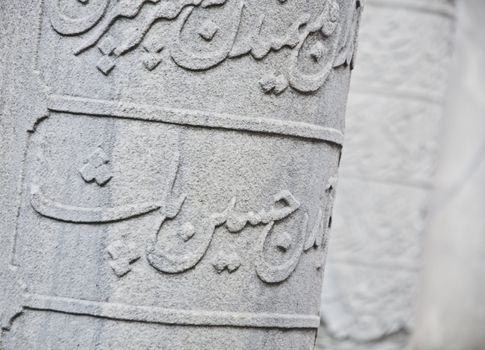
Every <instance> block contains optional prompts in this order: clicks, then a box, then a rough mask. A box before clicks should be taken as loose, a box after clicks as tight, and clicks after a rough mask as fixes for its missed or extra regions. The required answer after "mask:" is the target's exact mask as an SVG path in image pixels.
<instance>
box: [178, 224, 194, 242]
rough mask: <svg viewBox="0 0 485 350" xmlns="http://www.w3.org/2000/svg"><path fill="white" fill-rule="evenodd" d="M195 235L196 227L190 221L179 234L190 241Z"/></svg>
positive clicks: (186, 240)
mask: <svg viewBox="0 0 485 350" xmlns="http://www.w3.org/2000/svg"><path fill="white" fill-rule="evenodd" d="M194 235H195V227H194V225H192V224H191V223H190V222H187V223H185V224H184V225H183V226H182V228H181V230H180V231H179V236H180V237H181V238H182V239H183V240H184V241H185V242H188V241H190V240H191V239H192V238H193V237H194Z"/></svg>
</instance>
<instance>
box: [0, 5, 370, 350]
mask: <svg viewBox="0 0 485 350" xmlns="http://www.w3.org/2000/svg"><path fill="white" fill-rule="evenodd" d="M361 9H362V4H361V1H360V0H326V1H322V0H264V1H261V0H42V1H41V0H37V1H18V0H1V1H0V16H1V18H0V23H1V26H2V27H1V28H2V33H1V35H0V37H1V38H2V39H1V42H2V44H3V45H4V46H3V48H5V50H6V51H7V52H6V53H4V52H2V53H1V54H0V59H2V61H3V62H4V63H3V64H4V65H5V67H4V68H5V69H4V70H0V71H3V77H2V80H1V82H2V86H1V87H0V89H1V90H0V91H1V92H2V96H1V101H2V103H1V105H0V106H1V107H0V111H1V118H0V128H1V129H0V131H1V137H2V138H1V139H0V150H1V153H0V154H1V156H2V158H1V159H0V161H1V166H2V171H1V172H0V184H1V185H2V187H1V190H0V192H1V193H0V287H1V288H0V327H1V330H2V335H1V338H0V342H1V343H2V344H1V345H0V347H2V348H3V349H6V350H14V349H15V350H17V349H19V350H20V349H29V350H34V349H39V350H45V349H55V350H57V349H59V350H65V349H86V350H92V349H96V350H103V349H106V350H107V349H113V350H114V349H123V350H130V349H136V350H138V349H170V350H175V349H176V350H195V349H197V350H227V349H233V350H259V349H261V350H263V349H264V350H282V349H285V350H286V349H288V350H289V349H294V350H309V349H314V346H315V338H316V332H317V329H318V327H319V324H320V317H319V311H320V300H321V298H320V296H321V283H322V278H323V267H324V258H325V255H326V248H327V244H326V243H327V239H326V237H327V232H328V225H329V221H330V213H331V210H332V206H333V199H334V196H335V185H336V177H337V170H338V166H339V162H340V155H341V147H342V142H343V131H344V115H345V106H346V103H347V93H348V88H349V80H350V71H351V67H352V65H353V56H354V51H355V48H356V38H357V29H358V23H359V18H360V12H361Z"/></svg>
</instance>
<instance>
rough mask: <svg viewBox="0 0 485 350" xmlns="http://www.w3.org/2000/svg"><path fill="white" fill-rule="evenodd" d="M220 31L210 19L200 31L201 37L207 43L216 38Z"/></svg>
mask: <svg viewBox="0 0 485 350" xmlns="http://www.w3.org/2000/svg"><path fill="white" fill-rule="evenodd" d="M218 31H219V27H218V26H217V24H215V23H214V22H212V21H211V20H210V19H208V20H207V21H205V22H204V24H202V27H201V28H200V30H199V35H200V36H201V37H202V38H203V39H204V40H206V41H211V40H212V39H214V36H215V35H216V33H217V32H218Z"/></svg>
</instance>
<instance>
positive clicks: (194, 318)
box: [24, 294, 320, 329]
mask: <svg viewBox="0 0 485 350" xmlns="http://www.w3.org/2000/svg"><path fill="white" fill-rule="evenodd" d="M24 308H25V309H31V310H38V311H53V312H60V313H66V314H71V315H79V316H82V315H84V316H92V317H98V318H105V319H111V320H119V321H131V322H142V323H155V324H167V325H185V326H211V327H222V326H226V327H250V328H281V329H294V328H297V329H313V328H318V327H319V325H320V317H319V316H313V315H289V314H272V313H271V314H270V313H261V314H256V313H246V312H225V311H193V310H177V309H165V308H159V307H153V306H133V305H126V304H115V303H105V302H95V301H86V300H76V299H70V298H61V297H51V296H45V295H37V294H31V295H28V296H26V301H25V303H24Z"/></svg>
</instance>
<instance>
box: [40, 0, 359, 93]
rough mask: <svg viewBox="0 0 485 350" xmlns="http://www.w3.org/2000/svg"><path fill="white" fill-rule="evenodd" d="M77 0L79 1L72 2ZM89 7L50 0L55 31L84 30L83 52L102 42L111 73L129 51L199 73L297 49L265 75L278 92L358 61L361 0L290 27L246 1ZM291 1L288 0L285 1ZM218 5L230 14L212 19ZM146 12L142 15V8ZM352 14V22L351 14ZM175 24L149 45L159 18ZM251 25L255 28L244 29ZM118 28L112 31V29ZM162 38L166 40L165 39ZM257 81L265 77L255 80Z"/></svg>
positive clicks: (328, 4)
mask: <svg viewBox="0 0 485 350" xmlns="http://www.w3.org/2000/svg"><path fill="white" fill-rule="evenodd" d="M69 1H71V2H75V1H76V0H69ZM77 2H78V5H79V3H81V4H82V5H84V6H85V7H86V8H87V10H88V11H87V12H88V13H90V14H89V15H87V16H84V17H80V18H72V17H71V16H68V15H66V14H64V13H62V11H61V9H60V7H59V0H47V13H48V15H49V18H50V22H51V25H52V27H53V28H54V30H55V31H56V32H57V33H58V34H60V35H63V36H82V38H83V39H82V43H81V44H80V45H79V46H78V47H77V48H76V49H75V50H74V53H75V55H78V56H80V55H82V54H83V53H85V52H86V51H88V50H91V49H93V48H94V47H96V46H97V48H98V50H99V52H100V53H101V57H100V59H99V61H98V62H97V64H96V66H97V68H98V69H99V71H100V72H102V73H103V74H104V75H106V76H108V75H110V73H111V72H112V71H113V70H114V69H115V68H116V64H117V61H118V60H119V59H121V57H122V56H123V55H125V54H126V53H128V52H130V51H132V50H135V49H137V48H138V47H139V46H141V47H142V50H141V51H142V55H141V56H142V57H144V58H143V59H142V62H143V65H144V66H145V68H146V69H147V70H149V71H153V70H155V69H156V68H157V66H158V65H159V64H160V63H161V62H162V60H163V56H162V55H161V52H162V51H163V52H164V55H166V57H170V58H171V60H172V61H173V62H174V63H175V64H176V65H177V66H179V67H180V68H182V69H186V70H192V71H200V70H208V69H213V68H215V67H216V66H218V65H219V64H221V63H222V62H224V61H226V60H229V59H234V58H237V57H240V56H248V55H249V56H250V57H252V58H253V59H255V60H257V61H260V60H263V59H264V58H266V57H267V56H268V55H269V54H270V53H271V52H275V53H277V52H279V51H282V50H284V49H286V50H289V51H290V55H289V57H288V59H287V61H286V64H285V65H284V66H281V67H280V69H279V70H278V71H275V72H267V74H266V75H265V76H262V77H261V79H260V81H259V86H260V87H261V90H262V92H264V93H270V94H275V95H279V94H281V93H283V92H284V91H285V90H287V88H288V87H291V88H293V89H294V90H296V91H299V92H303V93H309V92H315V91H317V90H318V89H320V88H321V87H322V86H323V84H324V83H325V81H326V80H327V77H328V76H329V74H330V73H331V71H332V69H334V68H337V67H340V66H349V65H350V66H351V65H352V64H353V57H354V50H355V41H356V38H355V37H356V32H357V28H358V21H359V18H360V16H359V12H360V11H361V8H362V4H361V1H360V0H355V4H354V5H355V6H354V7H352V8H351V10H352V11H354V12H355V15H353V16H347V15H346V14H344V13H343V11H342V9H341V8H340V6H339V4H338V2H337V0H325V1H324V3H323V7H322V10H321V12H320V13H319V14H317V15H316V16H315V15H314V14H310V13H307V14H303V15H300V17H299V18H295V21H294V22H293V24H292V25H290V26H289V27H288V28H287V30H286V31H285V32H283V33H280V32H278V33H274V34H271V35H268V34H263V33H266V30H264V29H266V26H267V23H268V21H267V19H266V15H265V14H261V15H259V16H257V15H256V16H255V15H254V14H252V13H251V14H249V11H247V6H249V5H248V4H246V2H245V1H244V0H174V1H161V0H120V1H118V2H115V3H113V1H109V0H97V1H96V0H93V1H79V0H78V1H77ZM280 4H281V5H280V6H285V5H286V1H280ZM213 8H218V10H219V11H222V12H223V13H224V16H223V18H224V20H221V18H219V17H218V18H215V16H214V18H211V15H212V13H213V12H211V11H212V9H213ZM142 13H143V14H142ZM348 17H350V18H351V21H347V20H346V18H348ZM160 21H165V22H169V24H170V25H171V27H172V28H173V29H174V30H173V32H174V34H170V38H163V40H164V41H163V42H160V43H156V40H155V41H154V40H153V39H152V40H151V41H152V42H153V41H154V42H155V45H154V46H157V47H156V48H155V49H152V48H150V46H153V43H152V42H151V43H148V44H145V43H144V41H145V38H146V37H147V35H148V33H149V32H150V31H151V29H152V28H153V27H154V25H155V24H156V23H157V22H160ZM243 23H244V24H245V26H244V27H249V28H251V29H250V30H249V31H247V30H242V27H243V26H242V24H243ZM115 24H116V26H117V27H121V28H122V29H120V28H117V31H116V34H117V35H113V34H112V33H111V32H113V31H114V30H113V27H114V26H115ZM160 40H162V39H160ZM255 83H256V84H257V83H258V82H255Z"/></svg>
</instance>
